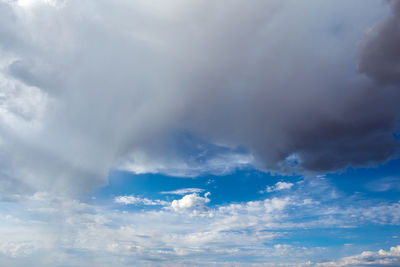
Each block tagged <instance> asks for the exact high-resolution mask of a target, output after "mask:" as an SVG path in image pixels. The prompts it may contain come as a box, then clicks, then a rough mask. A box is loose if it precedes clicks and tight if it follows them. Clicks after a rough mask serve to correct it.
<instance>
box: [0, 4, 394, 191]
mask: <svg viewBox="0 0 400 267" xmlns="http://www.w3.org/2000/svg"><path fill="white" fill-rule="evenodd" d="M18 3H20V2H18V1H2V2H1V4H0V14H1V16H0V53H1V60H0V79H1V81H2V82H1V88H0V89H1V92H2V94H1V111H0V112H1V117H0V136H1V143H0V156H1V159H2V160H1V161H2V162H6V163H4V167H5V168H2V172H3V174H2V178H1V179H3V180H7V181H8V182H9V183H11V184H15V185H20V186H15V188H19V189H18V190H19V191H18V190H17V192H9V193H10V194H15V193H18V192H19V193H21V192H22V191H24V193H26V194H32V193H33V192H35V191H38V190H39V191H40V190H48V191H51V190H53V191H59V192H64V193H65V194H71V193H72V194H74V193H76V192H79V191H87V190H92V189H93V188H94V187H96V186H99V185H102V184H105V183H106V179H107V173H108V171H109V170H110V169H112V168H121V169H124V170H129V171H132V172H135V173H145V172H157V173H164V174H170V175H176V176H190V177H193V176H196V175H203V174H207V173H214V174H225V173H228V172H231V171H233V170H235V169H236V168H242V167H246V166H249V165H255V166H256V167H257V168H259V169H262V170H271V171H274V172H280V173H288V172H289V173H293V172H298V173H305V172H327V171H334V170H337V169H340V168H345V167H346V166H349V165H351V166H369V165H370V164H375V163H380V162H385V161H387V160H388V159H390V158H393V157H394V156H395V155H396V149H397V147H398V144H397V143H396V141H395V140H394V138H393V136H392V132H393V131H394V130H395V129H396V127H397V125H396V123H397V121H398V118H399V112H400V110H399V107H398V103H397V101H396V100H397V99H398V98H399V94H400V93H399V92H400V90H398V81H397V80H396V79H395V78H393V77H395V70H396V67H395V63H394V62H392V59H395V58H396V57H395V56H396V55H395V54H394V55H393V56H391V55H389V56H385V57H382V60H379V61H377V62H380V63H382V65H380V67H376V68H379V70H376V71H375V70H371V68H370V67H368V66H370V65H371V64H369V62H375V57H378V56H379V55H380V53H384V52H373V51H376V50H377V51H381V50H382V51H383V50H385V51H387V53H395V51H394V50H393V49H386V48H391V47H396V42H397V39H396V35H395V34H393V35H391V36H392V38H389V37H388V38H382V36H387V35H388V34H389V33H391V32H392V30H391V29H392V28H393V27H394V28H393V29H395V25H397V24H396V23H397V20H398V19H397V18H398V12H397V11H396V10H397V4H395V3H394V2H391V5H390V6H391V7H392V9H393V12H392V13H391V14H389V15H388V12H387V10H385V9H384V8H382V6H381V5H379V4H378V3H375V2H368V3H367V4H366V3H365V1H361V0H357V1H352V2H351V3H349V2H347V1H332V2H324V3H322V2H320V1H310V2H307V3H302V2H297V1H289V2H285V3H283V2H282V1H275V0H274V1H268V2H264V1H259V0H254V1H252V2H251V3H246V4H244V3H243V2H242V1H234V2H233V3H231V4H230V7H229V8H226V7H225V5H224V4H222V3H215V2H214V1H193V2H190V3H188V2H185V1H180V0H174V1H172V2H170V3H169V4H168V5H166V4H165V3H162V1H158V0H155V1H152V2H149V3H145V4H144V3H138V2H131V1H122V2H121V3H120V4H118V5H117V4H115V3H110V2H108V1H89V2H87V3H86V4H82V2H81V1H76V0H68V1H61V2H59V1H32V2H31V3H32V4H29V5H22V6H21V5H18ZM55 3H56V4H55ZM58 3H59V4H58ZM361 4H362V5H363V7H364V14H363V16H361V15H359V14H358V13H356V12H355V11H354V10H357V7H359V5H361ZM311 6H312V8H309V7H311ZM386 15H388V16H387V18H386V19H383V22H378V24H376V26H373V24H374V23H375V22H376V21H378V20H379V19H381V18H383V17H384V16H386ZM222 18H224V19H223V20H222ZM371 26H372V30H371V31H370V33H366V34H365V36H364V37H363V33H364V31H365V29H367V28H368V27H371ZM363 38H364V39H363ZM361 39H363V40H362V41H361V44H359V40H361ZM105 40H106V41H105ZM380 42H382V45H381V44H380ZM357 47H360V48H359V50H358V52H357ZM357 53H358V54H360V57H359V62H357V60H356V57H355V56H356V55H357ZM385 53H386V52H385ZM386 59H390V60H389V61H388V60H386ZM358 63H359V65H360V68H359V69H360V71H358V70H356V69H355V68H354V66H355V65H357V64H358ZM376 65H379V64H376ZM385 66H386V67H385ZM386 72H387V73H388V76H385V75H383V74H381V73H386ZM377 73H378V74H377ZM381 77H389V78H387V79H386V78H385V81H383V80H382V79H383V78H381ZM13 88H20V89H18V90H19V91H18V90H17V91H14V90H13ZM17 99H18V101H17ZM21 129H24V130H23V131H22V130H21ZM182 132H184V133H189V134H190V135H191V136H192V137H182V135H181V133H182ZM21 133H23V134H21ZM193 137H198V138H199V139H198V140H197V139H195V138H193ZM189 152H190V153H189ZM2 167H3V166H2ZM5 177H7V178H5ZM10 188H14V186H10ZM61 189H62V190H61Z"/></svg>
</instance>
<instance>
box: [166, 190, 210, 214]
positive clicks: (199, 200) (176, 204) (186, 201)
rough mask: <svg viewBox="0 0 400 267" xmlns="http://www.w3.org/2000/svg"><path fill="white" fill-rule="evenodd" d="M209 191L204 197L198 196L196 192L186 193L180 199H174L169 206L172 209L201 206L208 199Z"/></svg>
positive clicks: (182, 209)
mask: <svg viewBox="0 0 400 267" xmlns="http://www.w3.org/2000/svg"><path fill="white" fill-rule="evenodd" d="M209 195H210V192H207V193H205V194H204V197H201V196H199V195H198V194H197V193H193V194H190V195H186V196H184V197H183V198H181V199H178V200H174V201H172V203H171V207H172V209H173V210H174V211H184V210H191V209H195V208H203V207H204V206H205V205H206V204H207V203H208V202H210V199H209V198H208V196H209Z"/></svg>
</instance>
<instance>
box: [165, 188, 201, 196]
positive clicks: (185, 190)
mask: <svg viewBox="0 0 400 267" xmlns="http://www.w3.org/2000/svg"><path fill="white" fill-rule="evenodd" d="M203 191H204V189H201V188H182V189H178V190H173V191H164V192H161V194H163V195H186V194H193V193H201V192H203Z"/></svg>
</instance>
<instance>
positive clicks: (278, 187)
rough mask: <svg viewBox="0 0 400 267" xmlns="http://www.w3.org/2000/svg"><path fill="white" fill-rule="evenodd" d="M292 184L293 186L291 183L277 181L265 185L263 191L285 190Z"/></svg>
mask: <svg viewBox="0 0 400 267" xmlns="http://www.w3.org/2000/svg"><path fill="white" fill-rule="evenodd" d="M293 186H294V184H292V183H288V182H277V183H276V184H275V185H273V186H267V188H266V189H265V192H267V193H271V192H275V191H281V190H287V189H290V188H292V187H293Z"/></svg>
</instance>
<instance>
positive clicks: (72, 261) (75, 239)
mask: <svg viewBox="0 0 400 267" xmlns="http://www.w3.org/2000/svg"><path fill="white" fill-rule="evenodd" d="M302 186H304V188H303V189H301V187H302ZM312 186H313V185H308V182H307V181H305V182H304V183H302V184H299V185H297V186H296V188H294V189H293V190H290V191H284V192H282V193H285V192H286V193H287V194H286V195H280V196H279V197H272V198H265V199H261V200H256V201H247V202H239V203H227V204H221V205H212V203H211V201H210V197H209V195H208V194H207V195H205V196H200V195H196V194H188V195H185V196H183V197H182V198H180V199H177V200H174V201H175V202H174V201H172V202H168V203H166V205H153V204H154V203H158V200H156V199H151V198H138V197H134V196H121V197H117V198H116V199H110V201H112V203H114V202H115V201H116V200H122V201H121V202H122V203H121V204H125V203H127V205H129V204H130V203H136V204H138V205H143V207H142V208H141V209H140V210H138V209H133V210H132V209H129V208H127V207H125V205H120V206H118V209H115V205H109V204H112V203H104V200H102V201H101V202H100V203H101V204H100V203H97V202H96V200H92V203H83V202H81V201H79V200H74V199H71V198H66V197H64V196H54V195H52V194H49V193H46V192H38V193H35V194H34V195H32V196H29V197H25V198H24V199H21V200H20V201H19V202H16V203H12V202H1V203H0V235H1V236H2V239H1V240H0V263H1V264H3V263H4V265H5V266H22V265H24V264H25V263H27V262H29V263H30V264H31V265H38V266H43V265H51V266H65V265H68V266H89V265H91V266H93V265H94V266H98V265H103V266H115V264H116V262H118V265H119V266H132V265H154V264H155V262H156V264H157V265H168V264H173V265H177V266H182V265H183V266H185V265H189V266H193V265H207V266H210V265H211V266H213V265H217V266H219V265H221V259H227V260H226V264H227V265H241V264H242V265H244V266H245V265H249V264H254V265H256V266H257V265H260V266H265V265H267V266H293V267H294V266H314V265H315V266H318V264H322V263H317V262H319V261H316V260H315V259H321V258H323V259H326V258H332V259H336V258H337V257H338V250H337V247H336V246H333V247H320V246H319V245H318V247H312V246H311V247H310V246H302V245H298V243H297V242H294V243H293V242H290V244H286V243H285V240H292V239H291V238H293V237H294V238H295V239H297V238H298V236H299V235H302V234H305V233H306V234H307V233H309V231H314V230H315V232H323V233H326V235H327V236H328V237H329V238H332V237H331V233H332V232H330V231H331V229H334V233H335V234H336V235H337V234H339V235H341V234H343V235H346V236H348V235H349V233H350V234H351V233H355V232H351V230H349V229H353V228H356V232H358V230H357V227H363V226H374V227H379V226H382V225H383V226H385V225H386V226H387V225H392V227H397V226H399V225H400V218H399V216H397V214H400V212H399V211H400V208H399V203H387V202H380V201H374V200H365V201H364V200H363V199H357V198H354V197H353V196H352V197H346V198H344V199H341V201H331V199H327V200H321V199H320V197H319V195H320V194H325V191H322V192H319V191H318V192H317V191H315V190H313V187H312ZM294 190H297V192H296V193H294V192H293V191H294ZM302 190H303V191H304V192H303V191H302ZM302 192H303V193H302ZM145 203H149V204H150V205H149V206H146V204H145ZM172 203H175V204H172ZM136 204H135V205H136ZM174 207H175V208H177V210H175V209H174ZM349 231H350V232H349ZM293 235H294V236H293ZM339 239H340V240H341V241H345V240H342V239H341V238H339ZM346 247H347V246H346ZM355 247H356V245H354V246H352V249H353V248H354V249H355ZM346 249H347V248H346ZM360 251H361V250H360ZM391 251H392V250H391ZM391 251H386V252H385V253H386V254H385V253H383V252H381V253H380V254H382V255H385V257H386V258H387V259H389V258H390V257H392V256H393V255H395V254H394V253H393V252H391ZM396 253H397V252H396ZM378 254H379V253H372V254H369V255H372V256H373V257H372V256H371V257H372V259H374V261H372V262H374V263H377V262H379V261H380V260H382V259H383V256H379V255H378ZM379 257H381V258H379ZM361 259H362V260H364V261H367V260H368V259H367V258H366V257H364V258H361ZM307 261H310V263H309V264H308V265H307V264H302V263H303V262H307ZM334 262H335V263H340V262H341V260H340V259H339V260H338V261H334ZM347 262H349V261H347ZM359 262H362V261H361V260H360V261H359ZM387 262H389V261H387ZM326 264H328V263H326ZM330 264H331V266H335V265H334V264H333V265H332V263H330ZM394 265H395V264H394ZM322 266H324V265H322ZM327 266H329V265H327ZM339 266H340V265H339ZM349 266H351V265H349ZM389 266H390V265H389Z"/></svg>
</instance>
